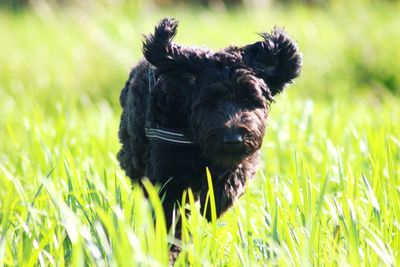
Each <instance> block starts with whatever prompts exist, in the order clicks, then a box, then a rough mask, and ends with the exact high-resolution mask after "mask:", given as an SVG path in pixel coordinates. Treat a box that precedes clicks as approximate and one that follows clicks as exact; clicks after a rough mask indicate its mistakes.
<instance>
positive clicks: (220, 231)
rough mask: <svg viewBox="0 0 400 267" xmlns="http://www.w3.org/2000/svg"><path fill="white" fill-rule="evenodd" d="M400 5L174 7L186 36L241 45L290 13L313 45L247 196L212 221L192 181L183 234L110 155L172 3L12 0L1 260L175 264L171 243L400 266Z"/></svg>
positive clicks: (195, 250)
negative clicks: (123, 97)
mask: <svg viewBox="0 0 400 267" xmlns="http://www.w3.org/2000/svg"><path fill="white" fill-rule="evenodd" d="M395 7H396V6H393V7H392V8H391V7H388V6H384V7H383V8H382V9H381V10H376V9H375V7H360V8H354V7H353V8H354V9H353V11H354V12H350V13H352V14H351V16H350V15H346V12H345V11H344V10H343V9H340V8H336V9H335V8H334V9H333V10H331V11H326V10H317V11H316V10H312V11H311V10H308V9H304V8H301V7H299V8H295V9H293V10H291V9H276V10H275V9H273V10H269V13H270V15H269V16H268V17H265V16H264V15H261V13H257V12H256V13H255V15H254V16H250V17H249V16H243V14H242V13H240V12H238V11H236V12H234V13H220V14H213V13H207V12H205V11H187V12H186V11H185V12H183V11H182V10H180V11H179V10H178V11H172V15H174V16H176V17H179V18H180V20H181V22H182V25H181V28H180V29H179V33H178V36H177V39H178V41H180V42H182V43H186V44H191V43H195V44H206V45H209V46H211V47H213V48H220V47H224V46H226V45H227V44H229V43H236V44H239V45H240V44H246V43H248V42H252V41H254V40H255V38H256V35H255V34H254V33H255V32H259V31H262V30H269V29H271V28H272V27H273V26H274V25H275V24H278V25H286V28H287V30H288V31H289V33H290V34H291V35H293V36H295V38H296V39H297V40H298V42H299V44H300V47H301V49H302V51H303V53H304V59H305V62H304V63H305V66H304V71H303V74H302V77H301V78H300V79H299V80H298V82H297V83H296V84H295V85H293V86H291V87H290V89H289V90H288V93H284V94H283V95H281V96H279V97H277V101H276V103H274V104H273V105H272V111H271V114H270V119H269V125H268V129H267V135H266V137H265V141H264V145H263V148H262V161H261V164H260V170H259V172H258V174H257V177H256V179H255V180H254V181H252V182H251V183H250V184H249V189H248V191H247V192H246V194H245V195H244V196H243V197H242V198H241V199H240V200H239V202H238V203H237V204H236V205H235V206H234V207H233V208H232V209H231V210H230V211H229V212H228V213H227V214H225V215H224V216H223V217H222V218H220V219H213V220H212V222H210V223H207V222H206V221H205V219H203V217H202V216H201V214H200V213H199V211H198V204H197V203H195V202H194V199H193V194H192V193H191V192H190V191H189V192H187V195H186V196H187V197H185V198H184V199H185V201H186V205H184V206H183V207H181V209H182V210H184V209H185V208H186V209H190V210H191V211H192V215H191V216H189V217H184V218H183V231H182V238H183V240H182V242H181V241H179V240H174V239H173V237H172V236H171V235H168V234H167V229H165V225H164V218H163V215H162V212H161V205H160V204H161V203H160V200H159V199H158V198H157V194H156V192H157V191H156V190H157V188H152V187H151V186H150V185H149V184H147V185H146V186H147V187H148V190H149V192H150V193H149V196H150V197H149V200H145V199H144V196H143V193H142V192H141V190H140V189H139V188H138V187H136V186H133V187H132V186H131V184H130V182H129V180H128V179H127V178H126V177H125V175H124V173H123V172H122V171H121V170H120V168H119V167H118V163H117V161H116V158H115V154H116V152H117V151H118V149H119V144H118V140H117V130H118V123H119V116H120V108H119V106H118V96H119V92H120V88H122V86H123V84H124V81H125V79H126V77H127V73H128V71H129V67H130V66H131V65H132V64H133V63H134V62H135V61H136V60H137V59H138V58H139V56H140V49H141V48H140V41H141V39H140V38H141V35H140V34H141V33H144V32H149V31H151V30H152V27H153V24H154V23H155V22H156V21H157V20H158V19H159V18H160V17H162V16H164V15H166V14H167V13H169V11H168V12H167V11H164V12H163V11H157V12H155V13H151V14H150V15H149V18H147V19H143V18H141V17H139V16H138V14H137V12H136V11H134V10H132V9H129V8H128V9H127V10H126V11H121V10H117V9H115V10H112V11H113V12H106V11H109V10H102V9H99V10H97V11H96V12H92V13H91V12H86V11H82V10H68V11H66V12H60V11H56V12H53V11H50V13H39V15H34V14H31V13H23V14H17V15H15V14H14V15H11V14H7V13H1V14H0V24H1V25H2V27H0V35H1V36H2V41H1V44H0V48H1V49H0V61H1V62H2V64H1V65H0V112H1V115H0V140H1V142H0V265H2V264H4V265H6V266H35V265H41V266H48V265H50V266H54V265H55V266H65V265H68V266H83V265H95V266H135V265H140V266H165V265H167V264H168V246H169V245H170V244H171V243H172V242H173V243H176V244H179V245H181V246H182V253H181V255H180V256H179V258H178V261H177V265H181V266H184V265H187V264H190V265H194V266H215V265H217V266H221V265H222V266H259V265H279V266H286V265H292V266H309V265H317V266H319V265H328V266H343V265H349V266H365V265H367V266H381V265H388V266H394V265H398V263H399V262H400V253H399V251H400V250H399V248H400V236H399V231H400V223H399V221H400V218H399V217H400V182H399V174H400V164H399V163H400V124H399V123H398V121H399V118H400V100H399V98H398V97H397V96H396V93H394V94H392V93H390V92H389V91H394V92H396V90H397V92H398V90H399V88H398V87H397V86H398V85H399V77H400V76H399V75H398V73H399V70H400V66H399V64H398V62H399V58H398V57H399V55H400V54H399V51H398V49H396V47H398V44H399V40H400V38H399V32H398V31H397V29H398V27H397V26H398V25H399V19H398V18H397V17H398V14H397V13H398V12H395ZM392 9H393V10H392ZM129 11H132V12H133V14H134V15H132V17H131V16H130V14H129ZM42 12H45V11H42ZM135 12H136V13H135ZM244 12H245V13H244V14H251V13H250V12H249V11H244ZM246 12H247V13H246ZM315 12H317V13H315ZM363 12H364V13H363ZM288 14H289V15H288ZM311 14H313V20H310V19H308V18H309V17H310V16H311ZM353 15H354V16H353ZM365 16H366V17H367V18H368V19H366V18H365ZM351 18H354V20H353V21H352V23H350V20H351ZM198 25H202V26H201V27H200V28H197V26H198ZM345 25H347V26H348V27H345ZM3 26H4V27H3ZM363 27H367V28H368V31H366V30H365V29H364V28H363ZM227 29H232V30H229V31H228V30H227ZM221 32H223V33H224V34H221ZM5 36H6V38H4V37H5ZM382 36H384V37H383V38H384V39H382V38H381V37H382ZM364 37H365V39H366V40H368V41H365V40H364V39H363V38H364ZM385 38H387V39H385ZM382 40H383V41H382ZM389 41H390V42H389ZM396 44H397V46H396ZM381 45H382V47H383V48H382V49H381V50H378V49H377V48H378V46H379V47H381ZM371 51H372V52H371ZM374 64H375V65H376V66H377V70H375V67H374ZM347 66H348V68H347ZM374 75H375V76H374ZM376 75H377V76H376ZM380 75H381V76H380ZM392 76H393V77H392ZM391 77H392V78H391ZM371 79H372V80H371ZM393 86H394V87H393ZM393 88H394V89H395V90H393ZM204 171H206V170H204ZM209 177H210V178H211V177H212V173H211V174H210V176H209ZM210 201H211V206H210V207H211V208H212V207H213V206H212V194H211V193H210ZM153 217H155V218H156V221H155V222H153ZM167 241H168V242H167Z"/></svg>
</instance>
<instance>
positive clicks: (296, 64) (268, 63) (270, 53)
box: [243, 28, 302, 96]
mask: <svg viewBox="0 0 400 267" xmlns="http://www.w3.org/2000/svg"><path fill="white" fill-rule="evenodd" d="M260 36H261V37H263V39H264V40H263V41H260V42H256V43H254V44H251V45H247V46H245V47H243V52H244V55H243V56H244V63H245V64H246V65H248V66H249V67H251V68H252V69H253V70H254V71H255V73H256V75H257V76H259V77H260V78H262V79H263V80H264V81H265V83H266V84H267V85H268V87H269V89H270V91H271V94H272V96H274V95H276V94H277V93H280V92H281V91H282V90H283V89H284V88H285V86H286V85H287V84H288V83H291V82H292V80H293V79H294V78H296V77H297V76H298V75H299V74H300V70H301V64H302V63H301V61H302V56H301V53H300V51H299V49H298V47H297V44H296V43H295V42H294V41H292V40H291V39H290V38H289V37H288V35H287V34H286V32H285V31H284V30H282V29H278V28H275V29H274V30H273V31H272V33H270V34H269V33H262V34H260Z"/></svg>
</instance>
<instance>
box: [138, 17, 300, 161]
mask: <svg viewBox="0 0 400 267" xmlns="http://www.w3.org/2000/svg"><path fill="white" fill-rule="evenodd" d="M177 25H178V23H177V21H176V20H174V19H168V18H166V19H163V20H162V21H161V22H160V23H159V25H157V26H156V28H155V32H154V34H152V35H149V36H147V38H146V39H145V41H144V45H143V53H144V56H145V58H146V59H147V60H148V61H149V62H150V63H151V64H152V65H153V66H154V68H155V69H156V72H157V73H158V75H159V77H160V78H159V80H158V82H157V86H156V87H157V88H158V90H155V94H157V93H158V95H157V96H155V99H158V100H157V102H158V105H159V106H160V107H159V108H160V109H161V110H160V112H161V113H163V112H164V113H165V112H166V113H168V112H169V111H168V109H169V110H171V109H173V108H171V105H172V106H175V113H176V114H175V115H178V117H179V118H176V120H177V121H179V120H183V121H182V123H181V124H183V125H180V126H183V127H185V128H186V130H187V133H188V134H189V135H190V136H191V137H192V138H193V139H194V140H195V141H196V142H197V143H198V144H199V145H200V147H201V149H202V151H203V152H204V155H205V156H206V157H207V158H208V159H210V160H212V161H214V162H216V163H220V164H223V165H227V166H229V165H233V164H236V163H238V162H240V161H241V160H243V159H244V158H246V157H247V156H249V155H251V154H253V153H254V152H255V151H257V150H258V149H259V148H260V147H261V144H262V140H263V136H264V132H265V127H266V121H267V116H268V111H269V105H270V103H271V102H272V101H273V100H274V96H275V95H276V94H278V93H279V92H281V91H282V90H283V89H284V88H285V86H286V85H287V84H289V83H291V82H292V80H293V79H294V78H296V77H297V76H298V75H299V73H300V69H301V54H300V52H299V50H298V48H297V45H296V44H295V43H294V42H293V41H292V40H291V39H289V37H288V36H287V35H286V33H285V32H284V31H283V30H280V29H274V31H273V32H272V33H271V34H267V33H263V34H260V36H261V37H262V39H263V40H262V41H259V42H256V43H253V44H250V45H247V46H244V47H228V48H226V49H224V50H222V51H220V52H216V53H213V52H212V51H210V50H208V49H205V48H192V47H181V46H179V45H176V44H174V43H173V42H172V39H173V37H174V36H175V34H176V29H177ZM161 98H162V99H161ZM160 103H162V104H160ZM163 108H164V110H162V109H163ZM170 115H171V114H169V115H168V116H167V117H170ZM160 123H161V124H162V122H160ZM167 123H168V122H167ZM165 126H168V125H165Z"/></svg>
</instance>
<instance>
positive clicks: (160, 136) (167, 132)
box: [144, 65, 195, 145]
mask: <svg viewBox="0 0 400 267" xmlns="http://www.w3.org/2000/svg"><path fill="white" fill-rule="evenodd" d="M147 75H148V80H149V94H151V91H152V89H153V87H154V86H155V84H156V82H157V79H156V75H155V73H154V69H153V68H152V67H150V65H149V67H148V73H147ZM144 130H145V133H146V137H147V138H149V139H151V140H156V141H160V142H163V143H167V144H174V145H194V144H195V142H194V141H192V140H190V139H189V138H188V137H186V136H185V134H184V133H183V132H182V131H179V130H174V129H169V128H161V127H156V128H152V127H147V128H145V129H144Z"/></svg>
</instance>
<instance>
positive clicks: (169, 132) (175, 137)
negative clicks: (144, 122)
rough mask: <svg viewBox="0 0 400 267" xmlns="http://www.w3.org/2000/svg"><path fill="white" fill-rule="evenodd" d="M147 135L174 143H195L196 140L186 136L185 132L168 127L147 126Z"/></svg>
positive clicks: (150, 137)
mask: <svg viewBox="0 0 400 267" xmlns="http://www.w3.org/2000/svg"><path fill="white" fill-rule="evenodd" d="M145 133H146V137H147V138H149V139H151V140H156V141H160V142H163V143H167V144H174V145H194V144H195V142H194V141H193V140H191V139H189V138H188V137H187V136H185V134H184V133H182V132H181V131H178V130H174V129H168V128H159V127H157V128H145Z"/></svg>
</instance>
